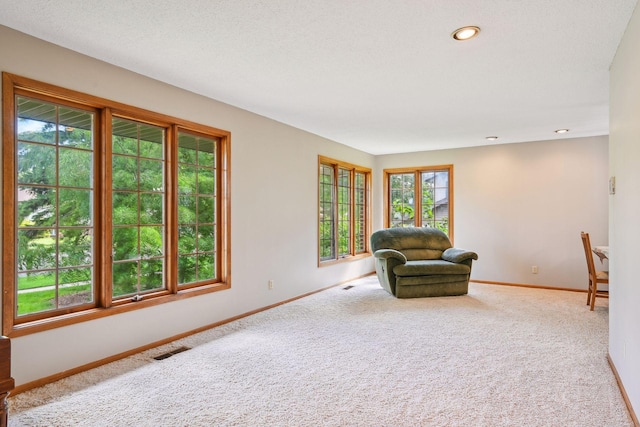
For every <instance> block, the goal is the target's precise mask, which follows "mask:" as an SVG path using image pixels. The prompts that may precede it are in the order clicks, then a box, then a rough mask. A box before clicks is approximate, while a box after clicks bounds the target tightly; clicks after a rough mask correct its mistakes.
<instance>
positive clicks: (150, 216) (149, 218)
mask: <svg viewBox="0 0 640 427" xmlns="http://www.w3.org/2000/svg"><path fill="white" fill-rule="evenodd" d="M162 202H163V197H162V194H155V193H142V194H140V223H141V224H162V223H163V221H162V212H163V209H162Z"/></svg>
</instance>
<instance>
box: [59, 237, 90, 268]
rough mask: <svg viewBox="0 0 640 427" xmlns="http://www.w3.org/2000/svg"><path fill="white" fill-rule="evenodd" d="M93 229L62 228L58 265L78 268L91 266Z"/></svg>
mask: <svg viewBox="0 0 640 427" xmlns="http://www.w3.org/2000/svg"><path fill="white" fill-rule="evenodd" d="M92 231H93V230H92V229H91V228H60V229H59V232H60V236H59V239H58V251H59V253H58V265H59V266H60V267H76V266H82V265H91V260H92V259H93V233H92Z"/></svg>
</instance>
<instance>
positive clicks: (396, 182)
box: [389, 173, 415, 227]
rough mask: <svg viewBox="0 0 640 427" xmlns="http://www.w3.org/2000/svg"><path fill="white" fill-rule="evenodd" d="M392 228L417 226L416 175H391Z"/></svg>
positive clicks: (390, 209) (390, 208)
mask: <svg viewBox="0 0 640 427" xmlns="http://www.w3.org/2000/svg"><path fill="white" fill-rule="evenodd" d="M389 180H390V183H389V184H390V185H389V188H390V192H391V194H390V197H389V203H390V206H389V212H390V221H389V224H390V227H412V226H415V175H414V174H413V173H401V174H390V175H389Z"/></svg>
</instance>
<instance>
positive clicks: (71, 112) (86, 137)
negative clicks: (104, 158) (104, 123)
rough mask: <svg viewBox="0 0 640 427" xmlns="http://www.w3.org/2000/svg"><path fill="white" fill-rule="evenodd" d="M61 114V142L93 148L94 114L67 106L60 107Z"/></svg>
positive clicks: (59, 130) (72, 145)
mask: <svg viewBox="0 0 640 427" xmlns="http://www.w3.org/2000/svg"><path fill="white" fill-rule="evenodd" d="M59 114H60V125H59V126H58V140H59V144H60V145H66V146H71V147H77V148H92V147H93V132H92V129H93V114H92V113H88V112H86V111H82V110H76V109H73V108H67V107H60V109H59Z"/></svg>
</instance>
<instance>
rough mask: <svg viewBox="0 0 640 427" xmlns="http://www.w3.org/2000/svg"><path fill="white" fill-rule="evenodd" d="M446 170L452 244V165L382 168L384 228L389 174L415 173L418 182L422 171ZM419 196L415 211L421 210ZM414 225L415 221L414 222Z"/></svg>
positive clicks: (386, 224)
mask: <svg viewBox="0 0 640 427" xmlns="http://www.w3.org/2000/svg"><path fill="white" fill-rule="evenodd" d="M443 170H446V171H448V172H449V240H451V243H452V244H453V230H454V227H453V200H454V197H453V187H454V186H453V165H437V166H420V167H408V168H393V169H384V170H383V175H384V200H383V203H384V212H383V215H384V217H383V218H384V221H383V225H384V228H389V226H390V222H389V201H390V199H391V195H390V192H391V186H390V176H391V175H395V174H409V173H413V174H415V180H416V182H419V175H420V173H422V172H433V171H443ZM421 204H422V202H421V198H420V197H416V207H415V210H416V212H421ZM414 225H415V222H414Z"/></svg>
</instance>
